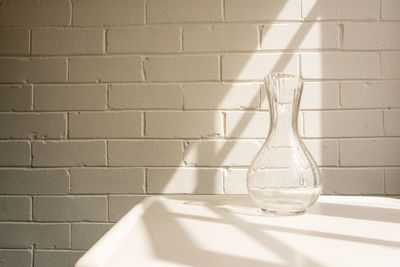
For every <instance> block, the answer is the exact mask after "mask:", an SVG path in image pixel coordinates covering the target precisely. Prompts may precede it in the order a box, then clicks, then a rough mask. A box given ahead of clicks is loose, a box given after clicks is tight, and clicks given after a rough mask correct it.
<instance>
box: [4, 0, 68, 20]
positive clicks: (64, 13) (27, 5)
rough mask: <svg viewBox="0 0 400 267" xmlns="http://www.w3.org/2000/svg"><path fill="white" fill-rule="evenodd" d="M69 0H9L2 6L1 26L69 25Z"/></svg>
mask: <svg viewBox="0 0 400 267" xmlns="http://www.w3.org/2000/svg"><path fill="white" fill-rule="evenodd" d="M70 5H71V4H70V3H69V1H30V0H22V1H7V2H4V3H2V5H1V7H0V26H63V25H69V18H70V15H71V14H70Z"/></svg>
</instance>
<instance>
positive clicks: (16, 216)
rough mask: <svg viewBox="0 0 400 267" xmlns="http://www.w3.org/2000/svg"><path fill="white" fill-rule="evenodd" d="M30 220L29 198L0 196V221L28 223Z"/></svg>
mask: <svg viewBox="0 0 400 267" xmlns="http://www.w3.org/2000/svg"><path fill="white" fill-rule="evenodd" d="M30 218H31V198H30V197H25V196H21V197H14V196H13V197H8V196H7V197H6V196H0V221H19V220H21V221H24V220H26V221H28V220H30Z"/></svg>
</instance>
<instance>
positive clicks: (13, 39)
mask: <svg viewBox="0 0 400 267" xmlns="http://www.w3.org/2000/svg"><path fill="white" fill-rule="evenodd" d="M0 12H1V7H0ZM0 14H1V13H0ZM0 20H1V19H0ZM0 40H1V42H0V54H1V55H26V54H29V31H28V30H25V29H0Z"/></svg>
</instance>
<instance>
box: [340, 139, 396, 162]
mask: <svg viewBox="0 0 400 267" xmlns="http://www.w3.org/2000/svg"><path fill="white" fill-rule="evenodd" d="M340 165H341V166H392V165H400V139H398V138H397V139H396V138H390V139H366V140H340Z"/></svg>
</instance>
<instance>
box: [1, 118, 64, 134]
mask: <svg viewBox="0 0 400 267" xmlns="http://www.w3.org/2000/svg"><path fill="white" fill-rule="evenodd" d="M65 125H66V116H65V114H62V113H53V114H44V113H43V114H39V113H30V114H23V113H8V114H6V113H4V114H0V138H13V139H15V138H30V139H45V138H64V137H65V134H66V129H65V128H66V127H65Z"/></svg>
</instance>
